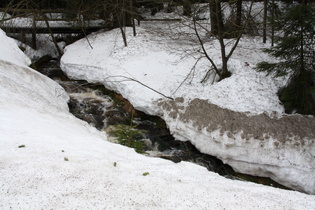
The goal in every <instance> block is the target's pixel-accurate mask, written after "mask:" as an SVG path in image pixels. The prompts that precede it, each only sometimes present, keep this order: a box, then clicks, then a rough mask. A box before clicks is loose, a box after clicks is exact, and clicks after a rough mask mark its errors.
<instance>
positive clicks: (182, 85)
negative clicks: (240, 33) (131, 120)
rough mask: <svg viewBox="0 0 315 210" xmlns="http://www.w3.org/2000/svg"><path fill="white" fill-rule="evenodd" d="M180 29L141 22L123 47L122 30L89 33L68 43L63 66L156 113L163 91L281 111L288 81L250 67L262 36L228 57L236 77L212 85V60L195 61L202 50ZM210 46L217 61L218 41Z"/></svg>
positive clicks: (255, 109) (258, 58) (228, 105)
mask: <svg viewBox="0 0 315 210" xmlns="http://www.w3.org/2000/svg"><path fill="white" fill-rule="evenodd" d="M181 28H183V26H182V25H180V24H172V25H168V24H165V23H159V24H152V23H150V24H147V23H142V27H138V28H137V36H136V37H133V36H132V35H131V34H132V32H131V29H129V28H127V35H128V36H127V40H128V47H124V46H123V41H122V38H121V34H120V31H119V30H112V31H108V32H103V33H95V34H93V35H90V36H89V37H88V41H89V42H88V41H87V39H82V40H79V41H78V42H76V43H74V44H72V45H70V46H68V47H66V49H65V54H64V55H63V57H62V59H61V67H62V69H63V71H64V72H65V73H66V74H67V75H68V76H69V77H72V78H77V79H85V80H88V81H90V82H102V83H103V84H104V85H105V86H106V87H108V88H110V89H112V90H115V91H118V92H119V93H121V94H122V95H123V96H124V97H125V98H127V99H128V100H129V101H130V102H131V103H132V104H133V105H134V107H135V108H137V109H139V110H141V111H144V112H147V113H150V114H154V115H160V114H161V113H162V110H161V109H160V108H159V106H158V105H157V104H156V103H154V101H157V100H158V99H160V98H164V99H165V97H164V96H168V97H172V98H175V97H185V98H201V99H207V100H210V101H211V102H212V103H214V104H216V105H218V106H220V107H223V108H228V109H231V110H234V111H240V112H250V113H253V114H260V113H263V112H278V113H283V107H282V106H281V105H280V103H279V99H278V97H277V96H276V92H277V91H278V88H279V86H281V85H283V84H284V82H285V81H283V80H281V81H279V80H275V79H273V78H271V77H265V75H264V74H262V73H257V72H255V71H254V70H253V69H252V67H253V66H255V64H256V63H257V62H258V61H261V60H264V59H266V55H263V54H262V53H261V52H260V50H259V48H260V47H262V45H261V43H259V42H258V40H252V39H251V40H249V39H243V40H242V41H241V43H240V48H239V49H238V50H237V51H236V52H235V54H234V57H233V59H232V60H231V62H230V69H231V71H232V72H233V76H232V77H231V78H229V79H227V80H224V81H222V82H220V83H217V84H214V85H211V84H210V83H211V78H210V79H209V80H208V82H206V83H200V81H201V80H202V79H203V77H204V76H205V74H206V72H207V71H208V69H209V63H208V61H207V60H206V59H204V58H203V59H201V60H200V61H199V62H198V63H197V64H196V65H195V63H196V59H197V58H199V57H201V56H202V54H201V53H200V49H199V48H198V46H196V39H195V36H193V34H188V35H186V34H187V32H186V30H188V31H189V29H188V28H185V27H184V28H183V29H181ZM178 30H182V31H183V32H181V33H184V32H185V33H184V34H181V33H180V31H179V32H178ZM175 31H176V33H177V32H178V34H179V35H174V33H173V32H175ZM91 46H92V48H91ZM208 48H209V54H210V55H211V56H213V57H214V58H216V59H217V60H216V61H218V60H219V56H218V53H219V49H217V47H216V44H213V45H210V46H208ZM194 66H195V69H194ZM139 82H140V83H141V84H140V83H139ZM236 84H237V85H236ZM147 87H150V88H151V89H149V88H147ZM152 89H153V90H152ZM159 93H160V94H159ZM161 94H163V95H164V96H163V95H161Z"/></svg>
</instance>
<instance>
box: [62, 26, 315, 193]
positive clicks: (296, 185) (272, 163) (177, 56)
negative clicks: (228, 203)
mask: <svg viewBox="0 0 315 210" xmlns="http://www.w3.org/2000/svg"><path fill="white" fill-rule="evenodd" d="M185 21H186V20H185ZM126 34H127V40H128V46H127V47H124V44H123V41H122V38H121V34H120V31H119V30H112V31H107V32H106V31H103V32H98V33H94V34H92V35H90V36H88V38H87V39H81V40H79V41H77V42H76V43H74V44H72V45H70V46H67V47H66V48H65V54H64V55H63V57H62V59H61V67H62V70H63V71H64V72H65V73H66V74H67V75H68V76H69V77H71V78H75V79H84V80H87V81H89V82H100V83H103V84H104V85H105V86H106V87H107V88H109V89H112V90H114V91H116V92H118V93H120V94H122V95H123V96H124V97H125V98H127V99H128V100H129V101H130V102H131V104H132V105H133V106H134V107H135V108H136V109H138V110H141V111H144V112H146V113H149V114H153V115H158V116H161V117H162V118H163V119H164V120H165V121H166V123H167V125H168V127H169V128H170V131H171V133H172V134H173V135H174V136H175V137H176V138H177V139H178V140H182V141H187V140H189V141H191V142H192V143H193V144H194V145H195V146H196V148H197V149H199V150H200V151H202V152H204V153H206V154H209V155H213V156H216V157H218V158H220V159H221V160H222V161H223V162H224V163H226V164H230V165H231V166H233V168H234V169H235V170H236V171H238V172H241V173H248V174H252V175H256V176H266V177H271V178H273V179H274V180H276V181H277V182H279V183H281V184H283V185H285V186H287V187H290V188H293V189H295V190H299V191H302V192H307V193H310V194H315V188H314V186H315V176H314V173H313V171H314V170H315V160H314V158H312V157H313V154H314V149H315V145H314V144H315V141H314V130H315V129H314V125H315V124H314V119H312V120H310V121H309V120H308V119H307V117H305V118H303V119H298V118H299V117H298V116H297V117H296V119H295V121H299V120H302V121H303V123H301V125H304V126H305V127H303V126H301V125H296V124H293V123H292V120H291V121H290V120H289V121H287V122H286V123H288V124H289V125H287V126H281V125H282V123H281V122H278V121H277V119H278V118H285V116H286V115H285V114H284V108H283V106H282V105H281V103H280V101H279V98H278V96H277V92H278V90H279V89H280V88H281V87H283V86H284V85H285V84H286V82H287V78H273V77H272V76H266V75H265V74H264V73H259V72H257V71H255V70H254V67H255V66H256V64H257V63H258V62H260V61H265V60H271V58H270V57H269V56H268V55H267V54H265V53H263V52H262V51H261V48H263V47H267V46H268V44H270V43H268V44H263V43H262V40H259V39H258V38H252V37H246V36H245V37H243V38H242V39H241V40H240V43H239V47H238V48H237V49H236V50H235V52H234V54H233V56H232V57H231V59H230V61H229V63H228V64H229V66H228V67H229V70H230V71H231V72H232V76H231V77H229V78H226V79H224V80H223V81H220V82H217V83H216V82H215V83H213V84H212V81H214V79H215V78H213V75H210V78H209V79H208V80H207V81H206V82H205V83H201V82H200V81H202V79H203V78H204V76H205V75H206V72H207V71H208V69H209V68H210V63H209V61H207V60H206V59H205V58H203V57H202V56H203V55H202V54H201V50H200V46H199V45H198V44H196V43H198V41H197V40H196V36H195V35H194V34H193V33H192V31H191V29H190V28H189V27H187V22H184V23H183V22H181V23H178V22H170V23H169V22H164V23H163V22H155V23H152V22H149V23H148V22H142V23H141V26H138V27H137V36H135V37H134V36H133V35H132V30H131V28H127V29H126ZM227 41H230V40H226V48H227V52H229V49H230V48H231V47H232V44H233V42H232V41H230V42H229V43H228V42H227ZM218 46H219V44H218V41H216V40H208V41H207V42H205V48H206V49H207V52H208V54H209V56H210V57H212V58H214V62H215V63H217V64H218V66H219V67H220V49H219V47H218ZM199 58H200V59H199ZM196 61H198V62H196ZM170 98H172V99H175V101H176V99H179V98H183V99H184V103H182V104H181V103H177V106H176V107H177V109H178V110H177V111H174V112H173V111H170V110H168V109H167V108H166V107H167V106H166V107H165V106H164V105H163V102H165V101H166V102H169V103H172V100H170ZM195 99H203V100H204V101H205V102H204V103H205V104H206V103H208V105H209V106H211V104H215V105H217V106H219V107H220V108H221V109H226V111H225V113H226V114H225V116H226V118H224V119H222V120H223V121H222V122H216V124H214V125H213V124H211V123H212V119H216V118H217V112H211V110H209V109H207V108H205V107H207V106H208V105H207V104H206V105H205V106H203V108H204V110H202V109H201V110H200V111H199V112H196V114H197V115H198V117H199V118H198V119H195V118H194V117H195V116H194V115H192V116H190V118H191V119H186V118H183V117H182V116H181V114H182V113H185V112H189V111H190V110H195V109H198V108H197V107H194V106H189V103H190V102H191V101H194V100H195ZM207 112H210V114H206V113H207ZM230 112H238V113H242V115H241V117H240V116H237V117H240V119H244V122H242V121H237V122H236V124H237V125H244V126H246V128H245V127H244V128H238V130H237V131H234V130H233V129H234V128H233V127H235V126H234V125H233V124H229V125H228V127H224V128H222V129H221V128H220V126H222V124H224V120H226V119H228V118H229V117H231V116H232V115H233V114H230ZM174 115H175V116H177V117H174ZM206 116H207V118H206ZM250 116H260V117H258V118H257V119H256V121H253V119H251V118H250ZM266 117H267V118H268V120H264V119H265V118H266ZM204 118H205V119H204ZM192 119H194V120H195V121H206V122H205V123H203V124H202V126H196V125H194V126H192V125H191V124H190V123H191V122H190V121H191V120H192ZM258 122H262V123H261V124H260V123H258ZM309 122H310V123H309ZM250 124H252V125H254V124H256V126H259V127H260V128H261V130H257V129H258V127H257V128H256V130H255V129H252V128H251V126H248V125H250ZM273 124H274V125H275V127H276V128H275V127H271V126H269V125H273ZM211 126H218V127H219V128H220V129H221V130H220V132H218V131H216V130H210V131H208V128H207V127H211ZM200 127H201V128H200ZM266 127H268V130H266V129H265V128H266ZM280 127H281V128H280ZM306 127H308V128H309V129H308V130H309V131H310V132H309V133H308V136H301V135H299V134H297V133H294V132H300V131H301V130H306ZM254 128H255V127H254ZM202 129H203V130H202ZM293 130H294V132H293ZM221 131H222V132H223V133H224V132H226V133H227V134H229V135H225V136H224V135H223V134H221ZM234 132H236V133H234ZM247 132H248V133H250V134H248V136H247V137H246V138H245V139H244V137H241V135H240V134H242V133H247ZM279 133H280V134H281V135H279ZM291 134H292V135H293V136H294V138H293V140H291V142H289V141H288V140H289V139H290V138H289V137H288V135H291ZM242 136H243V135H242ZM269 136H276V137H274V138H269ZM280 139H284V140H280ZM261 141H263V143H261ZM226 142H230V143H226ZM279 142H285V143H281V144H280V146H273V145H277V144H279ZM299 142H300V143H299ZM296 145H298V146H296ZM222 148H223V149H222ZM253 151H255V152H253ZM292 154H294V155H292ZM301 174H303V178H302V175H301ZM304 180H307V181H304Z"/></svg>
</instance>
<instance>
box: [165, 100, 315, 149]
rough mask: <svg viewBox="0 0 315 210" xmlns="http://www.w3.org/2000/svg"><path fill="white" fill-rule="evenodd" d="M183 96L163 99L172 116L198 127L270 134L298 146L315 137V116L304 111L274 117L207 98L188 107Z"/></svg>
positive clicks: (247, 134)
mask: <svg viewBox="0 0 315 210" xmlns="http://www.w3.org/2000/svg"><path fill="white" fill-rule="evenodd" d="M183 101H184V100H183V98H177V99H175V100H174V101H168V102H161V103H160V105H161V106H163V108H164V110H166V111H169V116H170V117H172V118H174V119H175V118H179V120H181V121H183V122H186V123H187V122H192V123H193V125H194V126H195V127H196V129H198V130H201V129H204V128H206V130H207V131H208V132H211V131H215V130H218V129H220V131H221V133H222V135H223V133H225V132H227V134H228V136H230V137H232V136H233V134H236V133H239V132H242V138H243V139H246V140H248V139H250V138H254V139H259V140H261V141H264V140H266V139H269V138H270V137H272V138H274V139H277V140H278V142H275V146H278V145H277V144H280V143H285V142H287V141H290V144H293V145H295V146H303V145H304V144H306V145H308V144H312V143H314V139H315V118H314V117H310V116H302V115H287V116H283V117H280V118H271V117H269V116H268V115H267V114H260V115H256V116H248V115H247V114H246V113H239V112H234V111H231V110H229V109H224V108H221V107H219V106H216V105H214V104H211V103H210V102H208V101H206V100H201V99H194V100H192V101H190V102H189V104H188V106H187V107H186V108H185V107H184V106H183V104H182V102H183Z"/></svg>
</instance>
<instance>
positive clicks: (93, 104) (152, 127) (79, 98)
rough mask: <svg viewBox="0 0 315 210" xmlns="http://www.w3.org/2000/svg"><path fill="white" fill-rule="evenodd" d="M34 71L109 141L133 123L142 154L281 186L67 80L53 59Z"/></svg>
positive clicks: (109, 95)
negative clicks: (57, 88)
mask: <svg viewBox="0 0 315 210" xmlns="http://www.w3.org/2000/svg"><path fill="white" fill-rule="evenodd" d="M37 70H38V71H39V72H41V73H43V74H45V75H47V76H48V77H50V78H52V79H54V80H55V81H56V82H58V83H59V84H60V85H61V86H63V87H64V89H65V90H66V91H67V93H68V94H69V96H70V101H69V103H68V104H69V109H70V112H71V113H72V114H73V115H75V116H76V117H78V118H80V119H82V120H84V121H86V122H88V123H89V124H91V125H93V126H95V127H96V128H97V129H98V130H100V131H106V133H107V135H108V140H109V141H114V142H115V138H113V136H112V135H110V133H111V132H110V130H111V129H112V128H113V127H114V126H115V125H119V124H124V125H130V124H132V125H136V126H137V129H141V130H145V131H146V132H145V133H143V135H142V138H141V139H139V141H142V142H144V143H145V149H146V152H145V154H144V155H149V156H153V157H160V158H164V159H168V160H171V161H173V162H175V163H177V162H180V161H189V162H193V163H196V164H199V165H202V166H204V167H206V168H207V169H208V170H210V171H213V172H216V173H218V174H220V175H222V176H225V177H227V178H232V179H244V180H249V181H253V182H256V183H261V184H266V185H270V186H277V187H281V188H282V186H280V185H278V184H277V183H275V182H273V181H272V180H270V179H267V178H260V177H252V176H248V175H243V174H237V173H235V172H234V170H233V169H232V168H231V167H230V166H228V165H226V164H223V162H222V161H221V160H219V159H217V158H215V157H213V156H210V155H205V154H202V153H200V152H199V151H198V150H197V149H196V148H195V147H194V146H193V145H192V144H191V143H190V142H182V141H178V140H176V139H174V138H173V136H172V135H171V134H170V132H169V130H168V128H167V126H166V124H165V122H164V120H163V119H161V118H159V117H156V116H150V115H147V114H145V113H143V112H140V111H137V110H134V109H133V107H132V105H131V104H130V103H129V102H128V101H127V100H126V99H124V98H123V97H122V96H121V95H119V94H117V93H115V92H113V91H110V90H107V89H106V88H105V87H104V86H103V85H102V84H90V83H88V82H86V81H81V80H70V79H68V78H67V76H66V75H64V73H63V72H62V71H61V69H60V67H59V65H58V61H56V60H50V61H49V62H45V63H43V64H41V65H39V66H37Z"/></svg>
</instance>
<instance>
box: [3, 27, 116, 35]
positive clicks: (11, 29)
mask: <svg viewBox="0 0 315 210" xmlns="http://www.w3.org/2000/svg"><path fill="white" fill-rule="evenodd" d="M1 29H2V30H3V31H5V32H6V33H22V32H23V33H32V32H33V29H32V28H23V27H19V28H14V27H1ZM50 29H51V31H52V32H53V33H54V34H71V33H73V34H81V33H87V34H88V33H92V32H96V31H99V30H101V29H110V28H103V27H100V26H95V27H87V28H79V27H78V28H71V27H51V28H50ZM83 30H84V31H83ZM35 32H36V34H49V33H50V32H49V29H48V28H36V30H35Z"/></svg>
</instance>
